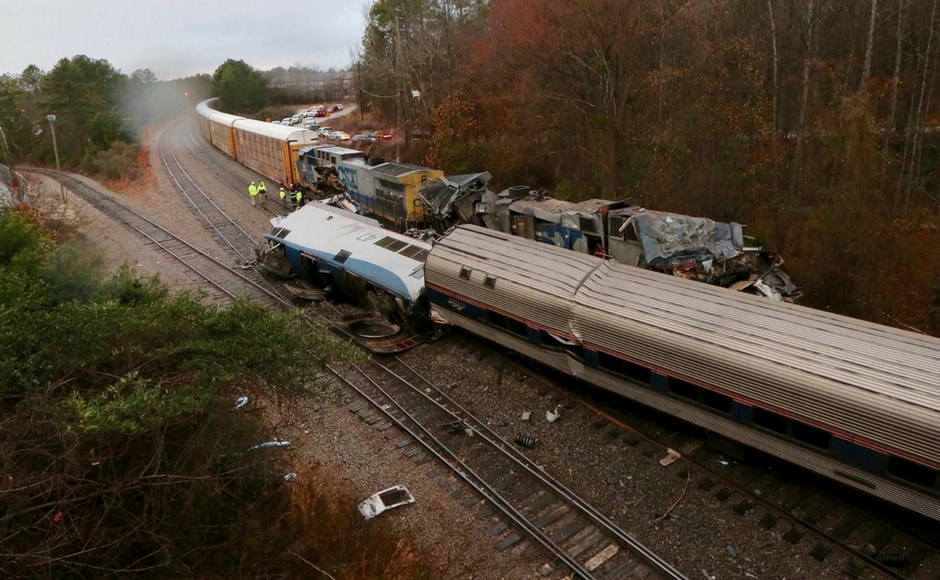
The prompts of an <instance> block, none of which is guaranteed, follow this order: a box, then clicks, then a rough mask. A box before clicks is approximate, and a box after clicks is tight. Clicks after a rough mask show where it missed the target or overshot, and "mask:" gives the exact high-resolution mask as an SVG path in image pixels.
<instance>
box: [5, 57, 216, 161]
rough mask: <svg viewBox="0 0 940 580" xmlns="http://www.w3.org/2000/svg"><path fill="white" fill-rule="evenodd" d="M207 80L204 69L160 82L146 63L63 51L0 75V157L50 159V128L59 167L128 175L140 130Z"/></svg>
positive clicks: (200, 92)
mask: <svg viewBox="0 0 940 580" xmlns="http://www.w3.org/2000/svg"><path fill="white" fill-rule="evenodd" d="M212 83H213V81H212V79H211V78H210V77H209V76H208V75H200V76H196V77H191V78H188V79H180V80H175V81H160V80H158V79H157V78H156V76H155V75H154V74H153V73H152V72H151V71H149V70H146V69H143V70H138V71H135V72H134V73H133V74H131V75H130V76H127V75H124V74H123V73H121V72H120V71H118V70H115V69H114V67H113V66H111V64H110V63H109V62H108V61H106V60H100V59H91V58H88V57H87V56H84V55H79V56H75V57H73V58H63V59H61V60H59V62H58V63H56V65H55V66H54V67H53V68H52V70H50V71H48V72H44V71H42V70H40V69H39V68H38V67H36V66H29V67H27V68H26V69H25V70H24V71H23V72H22V73H20V74H18V75H12V74H4V75H2V76H0V128H2V129H3V133H4V136H5V138H6V143H5V144H4V148H3V149H2V150H0V153H2V155H3V156H4V157H3V162H4V163H5V164H8V165H25V164H43V165H53V164H54V163H55V151H54V143H53V139H52V132H53V130H54V131H55V137H56V142H57V145H58V153H59V158H60V159H59V160H60V162H61V164H62V166H63V168H73V169H77V170H79V171H82V172H84V173H86V174H89V175H94V176H99V177H102V178H105V179H118V178H125V179H132V178H133V177H134V176H135V171H136V170H137V169H138V158H137V155H138V150H139V134H140V131H141V130H142V129H143V128H144V127H146V126H147V125H150V124H152V123H156V122H159V121H162V120H165V119H167V118H169V117H171V116H175V115H179V114H181V113H183V112H185V111H187V110H189V109H191V108H192V107H194V106H195V103H196V102H197V99H199V98H204V97H205V96H206V95H208V94H210V92H211V91H212V90H213V88H212ZM49 115H53V116H54V121H49V119H48V116H49Z"/></svg>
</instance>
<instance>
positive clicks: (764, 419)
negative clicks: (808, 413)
mask: <svg viewBox="0 0 940 580" xmlns="http://www.w3.org/2000/svg"><path fill="white" fill-rule="evenodd" d="M753 421H754V424H755V425H757V426H758V427H763V428H765V429H769V430H771V431H775V432H777V433H780V434H781V435H786V434H787V431H788V424H789V422H790V421H789V420H788V419H787V418H786V417H783V416H781V415H778V414H776V413H772V412H770V411H768V410H766V409H761V408H760V407H754V418H753Z"/></svg>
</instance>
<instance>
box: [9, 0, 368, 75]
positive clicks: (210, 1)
mask: <svg viewBox="0 0 940 580" xmlns="http://www.w3.org/2000/svg"><path fill="white" fill-rule="evenodd" d="M371 3H372V2H371V0H267V1H264V0H260V1H259V0H226V1H224V2H222V1H220V0H0V74H10V75H19V74H20V73H22V72H23V69H25V68H26V67H27V66H29V65H31V64H34V65H36V66H38V67H39V68H40V69H42V70H43V71H45V72H49V71H50V70H51V69H52V68H53V67H54V66H55V64H56V63H57V62H58V61H59V60H61V59H63V58H72V57H74V56H77V55H80V54H83V55H85V56H87V57H89V58H91V59H96V60H97V59H103V60H106V61H108V62H109V63H111V66H113V67H114V68H115V69H117V70H119V71H121V72H122V73H124V74H125V75H128V76H130V75H131V74H132V73H133V72H134V71H136V70H138V69H150V70H151V71H152V72H153V73H154V74H155V75H156V76H157V78H158V79H159V80H165V81H168V80H172V79H177V78H183V77H188V76H192V75H195V74H199V73H208V74H212V73H213V72H214V71H215V69H216V68H218V67H219V65H221V64H222V63H223V62H225V61H226V60H227V59H230V58H231V59H234V60H243V61H245V62H246V63H247V64H248V65H249V66H251V67H253V68H255V69H257V70H268V69H272V68H274V67H277V66H282V67H284V68H288V67H290V66H295V65H296V66H306V67H310V68H314V69H323V70H326V69H329V68H336V69H340V68H345V67H347V66H348V65H349V64H351V63H352V62H353V60H354V58H355V57H354V56H353V54H354V53H358V51H359V50H360V49H361V47H362V33H363V31H364V29H365V24H366V17H365V14H366V11H367V8H366V7H367V6H369V5H371Z"/></svg>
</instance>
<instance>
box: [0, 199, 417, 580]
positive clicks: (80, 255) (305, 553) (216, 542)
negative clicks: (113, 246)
mask: <svg viewBox="0 0 940 580" xmlns="http://www.w3.org/2000/svg"><path fill="white" fill-rule="evenodd" d="M262 336H274V337H277V344H276V346H273V347H271V346H268V345H266V344H265V343H264V342H263V341H259V337H262ZM330 337H331V335H330V334H329V333H328V332H326V331H321V332H317V331H311V329H310V327H309V326H308V325H307V324H306V323H305V322H304V321H302V320H301V319H300V317H299V316H298V315H296V314H289V313H278V312H274V311H271V310H269V309H267V308H265V307H263V306H260V305H255V304H252V303H250V302H247V301H238V302H235V303H234V304H232V305H231V306H228V307H220V306H215V305H209V304H208V301H203V300H201V299H200V297H199V296H198V295H195V294H189V293H172V292H170V291H169V290H168V289H167V288H166V287H165V286H163V285H162V284H161V283H160V282H159V281H158V280H157V279H138V278H134V277H132V276H131V275H130V274H129V273H128V271H127V270H122V271H120V272H117V273H112V274H110V275H106V274H105V273H104V272H102V271H101V269H100V262H99V261H98V260H96V259H95V258H94V256H92V255H90V254H89V253H88V252H87V251H83V250H81V249H80V248H79V246H76V245H75V244H74V243H73V242H68V243H61V244H57V243H55V242H54V241H53V239H52V238H51V237H50V235H49V234H47V233H45V232H44V230H43V229H42V228H40V227H39V225H38V222H36V221H35V218H34V216H33V215H32V214H30V213H28V212H22V211H14V210H11V209H7V210H5V211H2V212H0V433H3V434H4V436H3V437H0V481H2V485H0V577H3V578H98V577H107V576H117V577H126V576H130V575H133V576H134V577H142V578H262V577H265V578H270V577H281V578H301V577H310V576H316V575H318V574H319V573H322V574H323V576H324V577H332V578H337V579H340V578H348V579H352V578H356V579H360V578H422V577H428V574H427V572H426V570H425V567H424V565H423V564H422V560H421V557H420V556H419V555H417V554H416V553H415V552H414V550H413V548H411V547H410V545H409V544H408V543H407V542H400V541H398V539H397V538H394V537H390V535H389V534H388V531H387V528H385V527H384V526H383V525H381V522H379V523H378V524H376V523H375V522H368V523H369V524H373V525H364V522H363V520H362V517H361V515H360V514H359V513H358V511H357V510H356V507H355V506H356V502H357V498H356V497H350V490H347V489H342V488H344V487H346V486H345V483H344V482H340V481H339V480H335V482H334V479H333V478H331V477H330V474H329V473H321V472H317V471H313V470H307V469H305V468H304V469H301V468H298V466H296V465H293V464H292V458H291V456H290V453H291V451H290V449H289V448H285V447H283V446H281V445H280V443H282V442H283V441H284V439H285V434H287V433H291V432H293V433H297V432H299V431H300V429H299V428H297V426H296V425H292V424H291V421H292V419H291V417H297V416H298V415H297V414H296V413H295V412H293V411H292V409H293V408H296V406H300V405H309V404H310V399H309V397H311V396H313V395H314V394H316V393H318V392H320V391H322V390H323V387H324V385H323V384H322V383H321V381H318V379H317V373H318V371H319V370H320V368H319V364H318V362H317V358H316V356H317V355H319V356H321V357H326V356H329V357H331V358H330V359H329V360H332V361H333V362H334V364H340V363H341V362H342V361H343V360H350V359H355V358H356V355H355V354H354V352H353V351H352V350H351V349H350V347H349V346H344V345H343V344H341V343H339V342H338V341H337V340H336V339H331V338H330ZM358 356H361V355H358ZM292 427H294V429H293V431H292V430H291V428H292ZM313 437H316V435H313ZM299 463H302V462H299ZM295 470H296V471H298V472H299V473H296V474H294V475H296V477H294V478H293V479H291V477H293V476H290V477H285V475H287V474H288V473H289V472H293V471H295ZM317 571H319V572H317Z"/></svg>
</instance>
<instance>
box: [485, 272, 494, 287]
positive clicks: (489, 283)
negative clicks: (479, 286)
mask: <svg viewBox="0 0 940 580" xmlns="http://www.w3.org/2000/svg"><path fill="white" fill-rule="evenodd" d="M483 285H484V286H486V287H487V288H495V287H496V276H494V275H493V274H487V275H486V276H484V277H483Z"/></svg>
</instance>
